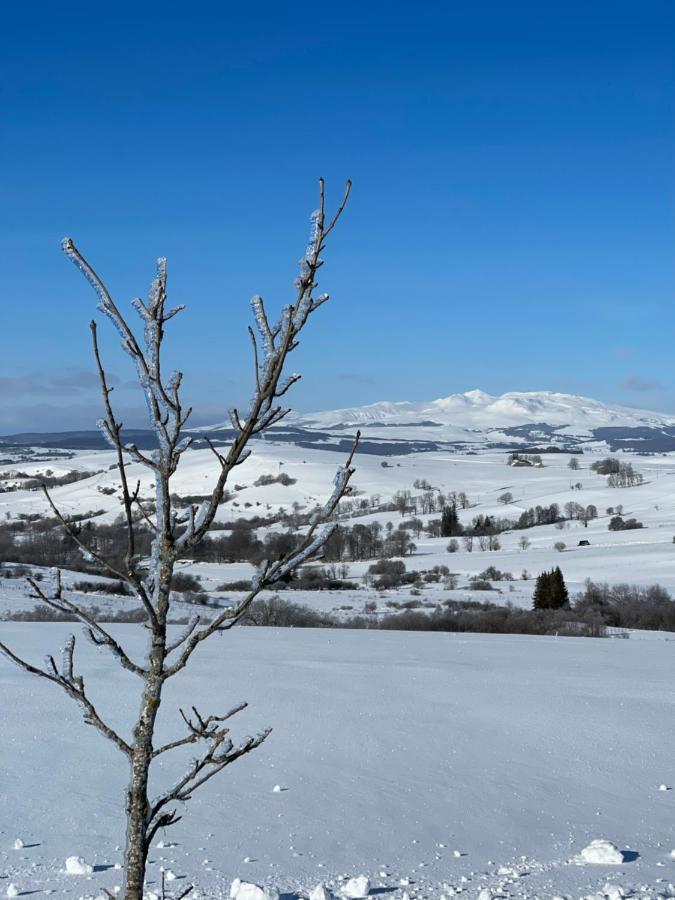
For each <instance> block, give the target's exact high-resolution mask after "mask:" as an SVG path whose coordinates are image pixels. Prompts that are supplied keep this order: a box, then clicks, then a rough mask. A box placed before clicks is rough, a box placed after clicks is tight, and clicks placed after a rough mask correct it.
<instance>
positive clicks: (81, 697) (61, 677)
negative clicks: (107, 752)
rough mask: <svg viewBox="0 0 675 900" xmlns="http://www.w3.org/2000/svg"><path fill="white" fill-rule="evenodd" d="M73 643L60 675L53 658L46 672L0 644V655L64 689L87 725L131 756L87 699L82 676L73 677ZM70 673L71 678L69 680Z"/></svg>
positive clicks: (121, 740)
mask: <svg viewBox="0 0 675 900" xmlns="http://www.w3.org/2000/svg"><path fill="white" fill-rule="evenodd" d="M69 641H70V642H72V647H71V648H70V649H67V651H66V660H65V666H64V669H65V671H64V673H62V674H59V673H58V670H57V668H56V664H55V662H54V659H53V657H48V661H49V666H50V669H51V672H48V671H46V670H45V669H39V668H37V667H36V666H33V665H31V664H30V663H29V662H26V660H24V659H22V658H21V657H20V656H17V655H16V654H15V653H13V652H12V651H11V650H10V649H9V647H7V645H6V644H3V643H0V653H3V654H4V655H5V656H6V657H7V659H8V660H9V661H10V662H13V663H14V665H15V666H18V667H19V668H20V669H23V671H24V672H28V674H30V675H36V676H38V677H39V678H45V679H46V680H47V681H51V682H52V683H53V684H56V685H58V686H59V687H60V688H62V689H63V690H64V691H65V692H66V693H67V694H68V695H69V696H70V697H72V699H73V700H75V701H76V702H77V703H79V704H80V706H81V707H82V708H83V711H84V721H85V722H86V724H87V725H94V726H95V727H96V728H98V730H99V731H100V732H101V734H103V735H105V736H106V737H107V738H109V739H110V740H111V741H112V742H113V743H114V744H116V745H117V746H118V747H119V749H120V750H121V751H122V752H123V753H125V754H126V755H127V756H131V747H130V746H129V744H127V742H126V741H125V740H124V739H123V738H121V737H120V735H119V734H117V732H116V731H114V730H113V729H112V728H111V727H110V726H109V725H107V724H106V723H105V722H104V721H103V720H102V719H101V717H100V716H99V714H98V712H97V710H96V707H95V706H94V705H93V703H92V702H91V700H90V699H89V698H88V697H87V695H86V693H85V690H84V681H83V679H82V676H73V666H72V658H73V653H74V650H75V638H74V636H71V638H70V639H69ZM68 672H69V674H70V676H71V679H70V680H69V678H68V677H67V676H68Z"/></svg>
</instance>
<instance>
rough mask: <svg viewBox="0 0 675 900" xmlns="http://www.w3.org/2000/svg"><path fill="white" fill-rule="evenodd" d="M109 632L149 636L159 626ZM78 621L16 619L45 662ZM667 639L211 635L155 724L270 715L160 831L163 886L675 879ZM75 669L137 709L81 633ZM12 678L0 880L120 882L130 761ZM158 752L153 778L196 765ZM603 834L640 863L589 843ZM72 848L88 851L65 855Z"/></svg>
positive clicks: (110, 709)
mask: <svg viewBox="0 0 675 900" xmlns="http://www.w3.org/2000/svg"><path fill="white" fill-rule="evenodd" d="M114 630H115V634H116V635H118V636H119V637H120V638H121V639H123V640H124V641H125V642H126V643H127V644H128V645H129V646H130V647H131V649H132V652H134V653H136V654H138V653H140V652H141V650H142V648H143V646H144V641H145V637H144V635H143V632H142V629H140V628H139V627H138V626H131V625H128V626H117V627H115V629H114ZM67 633H68V628H67V627H66V626H63V625H55V624H35V623H30V624H29V623H22V624H19V623H9V624H8V623H5V624H3V625H2V634H3V639H4V640H7V641H8V642H9V643H11V644H12V646H14V647H15V648H16V649H17V651H19V652H21V653H24V654H26V655H27V656H28V657H30V658H31V659H33V660H35V661H39V660H40V659H41V658H42V655H43V653H44V652H45V651H52V652H55V651H56V650H58V648H59V647H60V646H61V645H62V644H63V641H64V639H65V636H66V634H67ZM674 647H675V644H674V643H672V642H668V641H665V640H654V641H635V642H634V641H632V640H630V641H609V640H594V639H589V638H585V639H577V638H559V639H556V638H532V637H515V636H510V637H500V636H488V635H486V636H480V635H470V636H462V635H448V634H418V633H413V634H410V633H400V632H398V633H392V632H374V631H362V632H353V631H313V630H293V629H286V630H271V629H263V628H258V629H236V630H235V631H233V632H230V633H228V634H226V635H224V636H222V637H220V638H215V639H213V642H212V643H211V644H210V646H209V645H208V644H207V645H206V646H205V647H204V648H203V649H202V651H200V653H199V654H198V655H197V656H196V657H195V659H194V665H193V667H192V668H191V669H188V670H187V671H186V672H185V673H183V675H182V676H181V677H180V678H179V679H177V680H176V682H175V683H172V684H171V685H170V689H169V692H168V695H167V704H166V707H163V711H162V717H161V729H160V730H161V734H160V736H159V739H160V740H161V739H164V738H168V737H176V736H178V735H179V734H180V733H181V732H180V728H179V722H180V720H179V717H178V714H177V707H178V706H179V705H182V706H184V705H186V704H192V703H195V704H196V705H197V706H198V707H199V708H200V710H202V711H204V712H207V711H208V712H219V711H224V710H225V709H226V708H229V707H230V706H231V705H232V704H233V702H235V701H238V700H239V699H246V700H248V701H250V708H249V709H248V710H247V711H246V712H245V713H243V714H242V715H241V716H240V717H238V719H239V721H237V720H234V721H233V733H234V734H235V735H239V736H240V737H243V736H244V735H246V734H249V733H251V732H254V731H256V730H258V729H261V728H262V727H264V726H267V725H271V726H273V728H274V731H273V733H272V735H271V737H270V738H269V739H268V741H267V742H266V743H265V744H264V745H263V746H262V747H261V748H260V749H259V750H258V751H257V752H256V753H255V754H253V755H251V756H249V757H247V758H245V759H243V760H241V761H239V762H237V763H236V764H235V765H234V766H232V767H231V768H230V769H228V770H226V771H225V772H224V773H222V774H221V775H220V776H219V777H218V778H217V779H216V780H214V781H212V782H211V788H210V789H209V788H205V789H203V791H202V792H201V793H197V794H196V795H195V797H194V799H193V800H192V801H191V802H190V803H189V804H187V806H186V808H185V810H184V814H185V817H184V819H183V821H182V822H180V823H179V824H178V825H176V826H175V827H174V828H172V829H169V830H167V832H166V834H164V835H160V836H159V837H160V838H161V840H162V841H163V842H164V846H163V847H160V846H155V847H154V848H153V850H152V852H151V855H150V859H151V864H150V881H151V882H152V883H151V884H150V885H149V888H150V889H152V888H153V887H155V888H156V886H157V883H158V878H159V873H160V867H161V866H163V867H164V868H165V869H170V870H171V871H172V872H173V873H174V874H175V875H176V876H177V877H176V880H175V882H173V884H176V885H184V886H187V885H188V884H190V883H194V884H196V886H197V888H198V891H199V896H201V897H202V898H220V897H225V896H227V895H228V891H229V885H230V882H231V881H232V880H233V879H234V878H235V877H239V878H241V879H243V880H246V881H253V882H257V883H265V884H268V885H270V886H273V887H275V888H276V889H277V890H279V891H280V892H282V893H285V894H295V895H301V896H304V897H306V896H308V892H309V891H310V890H311V889H312V888H314V887H315V886H316V885H317V884H318V883H319V882H323V883H325V884H327V885H329V886H330V887H332V888H333V889H334V890H336V889H337V888H338V887H339V886H340V884H342V883H343V880H344V879H345V878H347V877H354V876H358V875H366V876H368V877H369V878H370V882H371V893H372V894H374V895H377V894H383V895H389V896H391V897H393V898H401V897H402V896H403V895H404V893H407V894H408V895H409V896H410V897H411V898H412V897H419V898H422V897H424V898H440V897H441V896H444V897H450V896H453V895H454V894H456V893H460V892H461V893H462V894H463V895H464V896H466V897H468V898H478V897H481V898H483V900H484V898H487V897H489V898H493V897H497V896H500V897H513V898H519V897H529V898H553V897H556V896H557V897H570V898H572V897H574V898H577V897H588V896H590V897H594V898H596V897H598V898H600V897H612V898H616V897H619V896H622V894H621V893H618V892H617V889H616V886H617V885H620V886H621V887H622V889H623V890H624V891H625V892H626V893H627V894H632V895H634V896H641V897H645V898H646V897H650V898H656V897H667V896H673V890H672V889H670V888H669V887H668V885H669V883H671V882H675V859H673V858H672V856H671V853H670V851H671V850H672V849H673V847H675V830H674V829H673V822H674V821H675V790H667V789H666V790H664V789H662V787H661V786H664V787H665V788H669V787H671V786H673V785H675V761H674V760H675V757H674V755H673V729H672V724H673V716H674V714H675V694H674V693H673V676H674V675H675V661H674V658H673V648H674ZM81 667H82V671H83V673H84V674H85V676H86V679H87V683H88V685H89V689H90V691H91V693H92V695H93V696H94V697H95V698H96V700H97V702H98V703H99V704H100V707H101V711H104V710H105V713H106V715H107V717H108V719H109V720H110V721H111V722H112V723H113V724H115V725H117V726H119V727H121V728H124V729H127V728H128V727H129V725H130V723H131V720H132V718H133V715H134V714H135V712H136V708H137V695H136V691H137V689H138V684H137V682H136V681H135V680H134V679H133V676H130V675H128V674H127V673H125V672H123V671H120V670H117V669H116V668H115V667H112V666H111V665H110V661H109V659H108V658H107V656H106V655H105V653H104V652H103V651H100V650H96V649H95V648H94V647H92V646H90V645H88V644H87V643H86V642H85V643H84V644H83V646H82V648H81ZM0 698H1V700H0V704H1V708H2V723H3V727H2V729H1V730H0V758H1V759H2V760H3V766H2V772H3V774H2V782H1V786H0V893H4V892H5V891H6V890H7V888H8V887H9V885H10V883H12V884H14V885H15V886H16V887H17V889H18V890H19V892H22V893H26V894H32V895H34V896H36V897H38V896H41V895H42V894H43V893H45V892H47V891H50V892H52V893H53V894H55V895H56V896H63V897H74V898H77V897H97V896H99V895H100V894H101V891H102V888H103V887H107V888H108V889H114V886H115V885H118V884H120V883H121V874H122V873H121V872H120V871H119V869H118V868H115V866H118V865H119V864H120V862H121V852H120V847H121V845H122V843H123V827H124V823H123V791H124V787H125V784H126V779H127V775H126V771H125V763H124V760H123V759H122V757H121V755H120V754H119V753H118V751H116V750H115V749H114V748H113V746H112V745H111V744H109V743H108V742H107V741H105V740H104V739H103V738H101V737H100V736H99V735H98V733H97V732H95V731H94V730H93V729H91V728H87V727H86V726H85V725H83V724H82V723H81V722H80V721H78V720H79V711H78V709H77V708H76V707H75V706H74V705H73V704H72V703H71V701H69V700H68V698H66V697H65V696H62V695H61V693H60V692H59V691H58V690H57V689H56V688H54V687H52V686H51V685H49V684H47V683H42V682H40V681H38V680H36V679H33V678H31V677H30V676H28V675H25V674H24V673H22V672H20V671H18V670H16V669H15V668H13V667H11V666H10V665H9V664H7V663H5V662H4V661H3V662H2V663H0ZM163 759H165V760H166V763H165V765H164V766H163V767H162V768H161V769H159V771H158V774H157V776H156V779H155V787H156V788H161V787H162V786H163V785H166V784H167V783H169V782H171V781H172V780H173V779H174V778H175V777H176V776H177V775H178V773H179V770H180V768H181V759H180V758H174V759H169V758H168V757H163ZM182 761H183V762H185V758H183V759H182ZM275 786H278V787H279V788H280V790H278V789H275ZM17 838H20V840H21V842H22V844H23V846H19V848H18V849H14V842H15V840H16V839H17ZM598 839H599V840H607V841H610V842H612V843H614V844H615V845H616V847H617V848H618V850H619V851H620V852H621V854H622V856H621V858H622V860H623V862H621V863H620V864H593V863H586V864H582V861H581V859H580V857H579V854H580V853H581V851H582V850H583V849H584V848H585V847H587V846H588V845H589V844H590V843H591V841H593V840H598ZM156 843H158V842H156ZM73 856H77V857H81V858H82V859H83V860H84V861H85V863H86V864H87V865H91V866H93V867H94V871H93V873H92V874H91V875H86V874H85V875H79V876H78V875H71V874H68V873H67V872H66V871H65V868H66V864H65V861H66V859H67V858H68V857H73ZM612 886H614V887H612ZM605 888H606V890H605ZM612 891H614V893H612ZM481 892H486V893H481Z"/></svg>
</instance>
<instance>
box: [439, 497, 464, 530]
mask: <svg viewBox="0 0 675 900" xmlns="http://www.w3.org/2000/svg"><path fill="white" fill-rule="evenodd" d="M461 533H462V529H461V526H460V524H459V516H458V515H457V506H456V504H455V503H453V504H452V505H451V506H444V507H443V512H442V513H441V537H453V536H454V535H456V534H461Z"/></svg>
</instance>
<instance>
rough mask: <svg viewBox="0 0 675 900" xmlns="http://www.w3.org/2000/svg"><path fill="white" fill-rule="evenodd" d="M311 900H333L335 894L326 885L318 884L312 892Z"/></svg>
mask: <svg viewBox="0 0 675 900" xmlns="http://www.w3.org/2000/svg"><path fill="white" fill-rule="evenodd" d="M309 900H333V892H332V891H331V890H330V889H329V888H327V887H326V886H325V885H324V884H317V886H316V887H315V888H314V889H313V890H312V891H310V894H309Z"/></svg>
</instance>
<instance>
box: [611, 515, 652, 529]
mask: <svg viewBox="0 0 675 900" xmlns="http://www.w3.org/2000/svg"><path fill="white" fill-rule="evenodd" d="M607 527H608V528H609V530H610V531H631V530H632V529H634V528H642V527H643V525H642V522H638V520H637V519H623V518H622V517H621V516H613V517H612V518H611V519H610V521H609V525H608V526H607Z"/></svg>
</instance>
